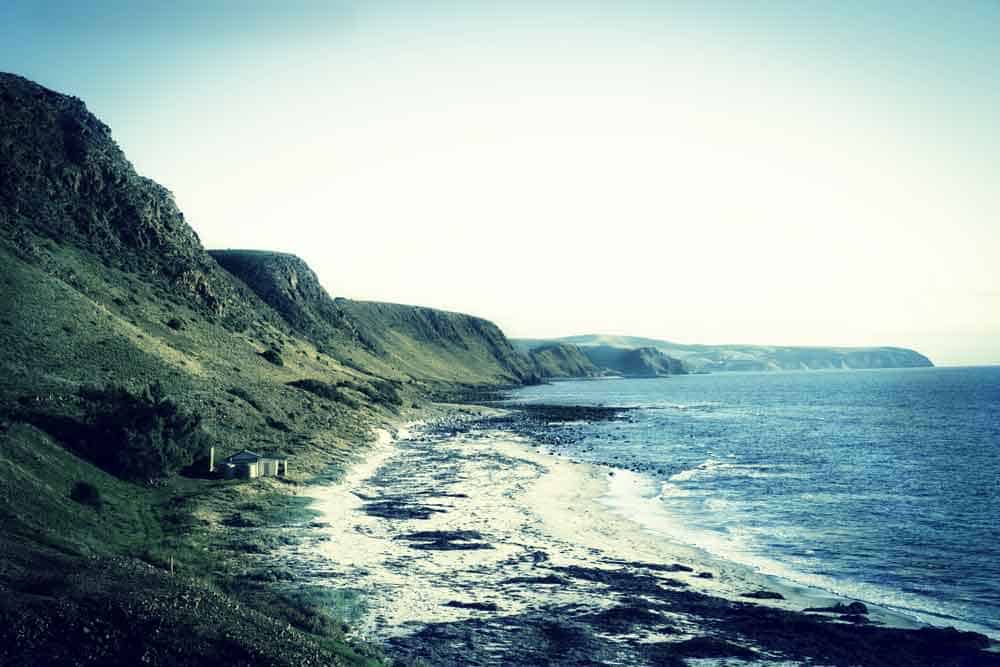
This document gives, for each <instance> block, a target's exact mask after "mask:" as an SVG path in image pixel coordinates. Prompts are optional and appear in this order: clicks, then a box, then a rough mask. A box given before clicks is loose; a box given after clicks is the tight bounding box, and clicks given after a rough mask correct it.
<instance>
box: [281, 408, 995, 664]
mask: <svg viewBox="0 0 1000 667" xmlns="http://www.w3.org/2000/svg"><path fill="white" fill-rule="evenodd" d="M639 483H641V478H639V476H637V475H632V474H631V473H628V472H625V471H614V470H611V469H608V468H604V467H600V466H592V465H587V464H580V463H574V462H572V461H569V460H566V459H565V458H561V457H556V456H552V455H549V454H546V453H544V452H543V451H541V450H540V449H539V447H538V446H537V445H536V444H535V443H534V442H532V441H530V440H527V439H525V438H522V437H520V436H517V435H514V434H512V433H506V432H502V431H496V430H490V429H484V428H480V427H479V426H478V425H477V422H476V421H475V420H472V421H469V420H454V419H453V420H445V421H443V422H440V423H438V424H436V425H434V426H432V427H425V428H414V429H413V430H412V432H407V431H406V430H404V431H402V432H400V433H397V434H396V437H395V438H390V437H389V436H388V434H387V433H383V434H382V436H381V437H380V439H379V442H378V443H377V444H376V445H375V446H374V448H373V449H372V450H371V451H370V453H369V455H368V456H367V458H366V459H365V461H364V462H363V463H360V464H359V465H358V466H356V467H354V468H353V469H352V470H351V471H350V472H349V474H348V475H347V477H346V478H345V479H344V480H343V481H342V482H341V483H339V484H337V485H332V486H315V487H310V489H309V491H308V493H309V494H310V495H311V496H312V497H313V498H314V499H315V503H314V508H315V509H316V510H317V511H319V512H321V513H322V516H321V517H320V518H319V519H317V521H316V522H314V523H313V524H312V528H311V529H308V530H307V532H306V535H305V539H304V540H303V541H302V542H301V543H300V544H299V545H298V546H296V547H292V548H290V549H288V550H287V551H285V552H283V553H280V554H276V556H277V557H278V558H280V559H282V561H283V564H284V565H285V566H286V567H289V568H291V569H292V570H293V571H294V572H295V573H296V576H297V578H298V581H299V582H307V583H309V584H311V585H326V586H333V587H338V588H352V589H357V590H360V591H362V592H363V594H364V597H365V601H366V611H365V613H364V614H363V616H362V617H361V619H359V622H358V623H357V632H358V633H359V634H361V635H362V636H363V637H364V638H365V639H368V640H370V641H374V642H377V643H380V644H383V645H384V646H385V647H386V650H387V653H389V655H391V656H393V657H395V658H397V659H399V660H401V661H402V662H404V664H405V663H406V662H407V661H410V660H417V659H419V660H424V661H427V662H429V663H431V664H629V665H643V664H649V665H681V664H697V665H711V664H726V665H735V664H744V662H745V661H754V663H753V664H770V665H792V664H804V663H805V662H806V661H810V662H811V664H873V665H876V664H877V665H881V664H885V665H889V664H928V665H929V664H1000V660H997V661H993V658H994V657H996V656H991V655H989V654H985V653H979V652H978V647H980V646H981V645H982V642H981V640H979V639H977V637H979V636H976V635H971V634H963V633H948V632H947V631H940V630H934V631H926V630H912V629H899V630H895V629H889V628H887V627H883V626H900V625H905V619H902V618H899V617H894V616H892V615H891V614H888V613H886V612H884V610H878V609H874V608H873V609H870V610H869V613H867V614H846V613H832V612H827V613H811V614H802V613H800V612H801V610H802V609H804V608H806V607H828V606H832V605H833V604H835V603H844V604H847V603H850V602H851V601H850V600H839V599H834V598H829V597H824V596H823V594H821V593H818V592H816V591H810V590H806V589H799V588H795V587H791V586H787V585H784V584H783V583H782V582H780V581H778V580H775V579H774V578H771V577H765V576H762V575H759V574H757V573H755V572H754V571H752V570H750V569H749V568H746V567H742V566H738V565H736V564H732V563H727V562H726V561H719V560H713V559H711V558H709V557H708V556H707V554H705V553H703V552H700V551H698V550H696V549H693V548H690V547H686V546H684V545H681V544H677V543H674V542H671V540H670V539H668V537H667V536H664V535H662V534H657V533H654V532H652V531H649V530H645V529H644V528H643V527H642V526H641V525H640V524H638V523H636V522H634V521H632V520H630V519H628V518H626V516H625V512H626V508H625V507H624V506H623V503H624V502H625V501H626V500H627V501H628V502H632V501H633V500H634V499H633V498H631V496H630V494H632V491H633V490H632V489H630V488H629V486H630V485H633V484H639ZM633 495H635V494H633ZM746 594H761V595H762V597H764V598H765V599H760V598H749V597H745V595H746ZM772 596H773V598H772ZM769 598H771V599H769ZM779 598H780V599H779ZM900 642H905V643H906V644H907V646H909V648H908V649H907V651H908V653H906V655H905V656H903V657H905V658H906V660H908V662H907V661H902V660H900V659H899V658H900V657H901V655H900V653H899V651H898V650H893V649H892V647H893V646H894V645H897V644H899V643H900ZM911 654H912V655H911ZM924 654H926V655H927V656H929V657H928V658H927V659H926V660H924V659H923V658H921V655H924ZM970 660H971V661H970Z"/></svg>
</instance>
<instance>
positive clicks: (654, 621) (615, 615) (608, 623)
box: [577, 600, 677, 634]
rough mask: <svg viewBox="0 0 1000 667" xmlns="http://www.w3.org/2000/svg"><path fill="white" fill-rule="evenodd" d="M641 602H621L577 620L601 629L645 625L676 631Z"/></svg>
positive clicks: (618, 629)
mask: <svg viewBox="0 0 1000 667" xmlns="http://www.w3.org/2000/svg"><path fill="white" fill-rule="evenodd" d="M642 602H643V601H642V600H639V604H636V605H631V604H623V605H619V606H617V607H611V608H610V609H605V610H603V611H599V612H597V613H596V614H588V615H586V616H581V617H579V618H578V619H577V620H580V621H584V622H586V623H589V624H590V625H592V626H594V627H595V628H598V629H600V630H601V631H608V630H617V631H619V632H621V631H629V630H631V629H632V627H633V626H636V625H645V626H656V629H657V632H662V633H671V634H672V633H675V632H677V631H676V630H674V629H673V628H670V627H669V626H664V625H663V617H662V616H660V615H659V614H656V613H654V612H651V611H649V610H648V609H646V608H645V605H643V604H642Z"/></svg>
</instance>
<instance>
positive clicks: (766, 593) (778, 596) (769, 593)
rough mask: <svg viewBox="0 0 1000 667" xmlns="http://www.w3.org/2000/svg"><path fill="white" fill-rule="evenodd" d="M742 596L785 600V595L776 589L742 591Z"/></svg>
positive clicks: (755, 598)
mask: <svg viewBox="0 0 1000 667" xmlns="http://www.w3.org/2000/svg"><path fill="white" fill-rule="evenodd" d="M740 597H741V598H753V599H754V600H784V599H785V596H784V595H782V594H781V593H776V592H774V591H753V592H750V593H740Z"/></svg>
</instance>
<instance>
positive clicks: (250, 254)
mask: <svg viewBox="0 0 1000 667" xmlns="http://www.w3.org/2000/svg"><path fill="white" fill-rule="evenodd" d="M209 255H211V257H212V258H213V259H215V261H217V262H218V263H219V265H220V266H222V267H223V268H224V269H225V270H226V271H228V272H230V273H231V274H233V275H234V276H236V277H237V278H239V279H240V280H241V281H242V282H243V283H245V284H246V285H247V286H248V287H249V288H250V289H251V290H252V291H253V292H254V293H256V294H257V295H258V296H259V297H260V298H261V299H262V300H263V301H264V302H265V303H267V304H268V305H269V306H271V307H272V308H274V309H275V310H276V311H277V312H278V313H279V314H280V315H281V316H282V317H283V318H284V319H285V321H287V322H288V323H289V324H291V326H292V327H293V328H294V329H295V330H296V331H298V332H299V333H301V334H303V335H305V336H307V337H309V338H310V339H312V340H313V341H315V342H316V344H317V345H319V346H320V347H323V348H325V349H331V350H332V349H334V348H343V347H344V346H350V345H352V344H354V343H360V344H362V345H364V346H365V347H367V348H368V349H369V350H370V351H373V352H374V351H376V350H375V349H374V347H373V346H372V345H371V343H368V342H366V341H364V340H362V337H361V335H360V333H359V332H358V331H357V329H356V328H355V327H354V325H353V324H352V323H351V322H350V320H349V319H348V318H347V316H346V315H345V313H344V311H343V310H342V309H341V308H340V307H339V306H337V304H335V303H334V301H333V299H331V298H330V295H329V294H327V292H326V290H325V289H323V286H322V285H320V282H319V278H317V276H316V274H315V273H314V272H313V270H312V269H311V268H309V266H308V265H307V264H306V263H305V262H303V261H302V260H301V259H300V258H298V257H296V256H295V255H291V254H288V253H279V252H269V251H260V250H210V251H209ZM341 351H343V350H341Z"/></svg>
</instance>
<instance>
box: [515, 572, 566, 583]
mask: <svg viewBox="0 0 1000 667" xmlns="http://www.w3.org/2000/svg"><path fill="white" fill-rule="evenodd" d="M502 583H504V584H532V585H535V584H538V585H542V584H553V585H558V586H565V585H566V584H568V583H569V581H568V580H566V579H563V578H562V577H558V576H556V575H554V574H547V575H545V576H544V577H511V578H510V579H506V580H505V581H503V582H502Z"/></svg>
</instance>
